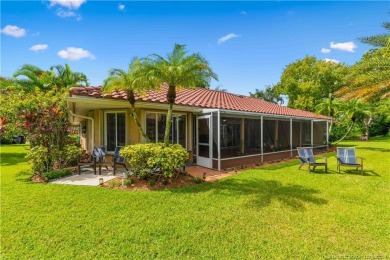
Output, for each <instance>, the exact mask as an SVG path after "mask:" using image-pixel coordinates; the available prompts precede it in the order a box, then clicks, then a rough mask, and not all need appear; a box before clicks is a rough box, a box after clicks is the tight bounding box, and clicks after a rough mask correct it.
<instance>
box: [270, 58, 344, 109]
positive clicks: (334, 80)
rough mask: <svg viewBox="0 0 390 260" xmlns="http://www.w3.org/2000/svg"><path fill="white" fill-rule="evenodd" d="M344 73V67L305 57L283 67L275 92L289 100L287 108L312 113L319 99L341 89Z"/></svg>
mask: <svg viewBox="0 0 390 260" xmlns="http://www.w3.org/2000/svg"><path fill="white" fill-rule="evenodd" d="M347 71H348V68H347V67H346V66H344V65H343V64H337V63H333V62H327V61H322V60H317V59H316V58H315V57H313V56H306V57H305V58H304V59H301V60H297V61H295V62H293V63H290V64H288V65H287V66H286V68H285V69H284V71H283V73H282V76H281V78H280V81H279V82H278V84H277V85H276V86H275V91H276V92H277V93H279V94H285V95H287V96H288V99H289V102H288V106H289V107H292V108H298V109H304V110H309V111H315V107H316V105H317V104H318V103H319V102H320V101H321V99H323V98H326V97H328V96H329V94H333V93H334V92H335V91H336V90H338V89H340V88H341V87H342V85H343V78H344V76H345V75H346V73H347Z"/></svg>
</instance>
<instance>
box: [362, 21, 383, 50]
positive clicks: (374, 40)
mask: <svg viewBox="0 0 390 260" xmlns="http://www.w3.org/2000/svg"><path fill="white" fill-rule="evenodd" d="M382 27H383V28H385V29H386V30H388V31H390V22H384V23H383V24H382ZM359 40H360V41H361V42H363V43H367V44H370V45H372V46H375V47H385V46H387V45H389V44H390V34H387V33H384V34H377V35H374V36H366V37H360V38H359Z"/></svg>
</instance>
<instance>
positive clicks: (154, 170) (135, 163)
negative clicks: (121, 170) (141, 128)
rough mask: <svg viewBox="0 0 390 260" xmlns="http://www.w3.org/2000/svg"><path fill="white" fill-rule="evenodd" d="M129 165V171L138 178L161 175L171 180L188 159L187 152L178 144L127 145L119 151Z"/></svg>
mask: <svg viewBox="0 0 390 260" xmlns="http://www.w3.org/2000/svg"><path fill="white" fill-rule="evenodd" d="M120 153H121V155H122V156H124V157H125V158H126V160H127V162H128V163H129V164H130V167H131V171H132V172H134V173H135V175H136V176H137V177H139V178H150V177H151V176H154V175H163V176H164V177H166V178H172V177H173V176H174V175H175V171H176V169H177V168H180V167H181V166H183V165H184V164H185V162H186V160H187V159H188V153H187V151H186V150H185V149H184V148H183V147H182V146H181V145H179V144H173V145H169V146H164V144H162V143H147V144H136V145H129V146H126V147H125V148H123V149H122V150H121V151H120Z"/></svg>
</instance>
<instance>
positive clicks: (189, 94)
mask: <svg viewBox="0 0 390 260" xmlns="http://www.w3.org/2000/svg"><path fill="white" fill-rule="evenodd" d="M136 100H137V101H136V103H135V106H136V112H137V115H138V117H139V119H140V122H141V124H142V125H143V127H144V130H145V132H146V134H147V135H148V136H149V138H150V140H151V141H152V142H162V141H163V139H164V132H165V119H166V114H167V109H168V103H167V99H166V88H162V90H160V91H155V90H153V91H149V92H147V94H145V95H142V96H138V95H136ZM67 101H68V107H69V109H70V111H71V121H72V123H73V124H75V125H79V126H80V136H81V143H82V147H83V148H84V149H86V150H89V151H91V150H92V149H93V147H94V146H101V145H104V146H106V148H107V150H108V151H113V150H114V149H115V147H116V146H124V145H128V144H136V143H140V142H141V143H142V142H144V140H143V137H142V136H141V135H140V134H139V131H138V129H137V127H136V124H135V122H134V120H133V119H132V117H131V116H130V104H129V103H128V101H127V94H126V92H125V91H115V92H113V93H111V94H103V93H102V88H101V87H74V88H71V89H70V96H69V97H68V99H67ZM173 108H174V113H173V120H172V131H171V141H172V142H173V143H179V144H181V145H182V146H183V147H184V148H186V149H187V151H188V152H189V153H190V160H191V162H192V163H194V164H197V165H200V166H204V167H208V168H213V169H217V170H222V169H226V168H231V167H239V166H241V165H247V164H254V163H258V162H265V161H271V160H278V159H283V158H291V157H293V156H296V147H300V146H310V147H313V149H327V148H328V138H329V136H328V127H329V122H330V120H331V118H330V117H327V116H323V115H318V114H315V113H311V112H307V111H303V110H298V109H292V108H288V107H284V106H280V105H277V104H274V103H270V102H266V101H264V100H262V99H257V98H252V97H248V96H243V95H235V94H231V93H226V92H222V91H216V90H210V89H204V88H196V89H183V90H179V91H178V92H177V96H176V102H175V105H174V107H173Z"/></svg>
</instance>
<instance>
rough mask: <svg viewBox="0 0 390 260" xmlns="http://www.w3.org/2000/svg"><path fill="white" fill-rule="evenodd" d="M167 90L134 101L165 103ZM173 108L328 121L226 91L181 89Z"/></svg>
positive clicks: (98, 94)
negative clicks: (180, 107)
mask: <svg viewBox="0 0 390 260" xmlns="http://www.w3.org/2000/svg"><path fill="white" fill-rule="evenodd" d="M69 92H70V95H71V96H90V97H95V98H110V99H127V93H126V91H113V92H112V93H111V94H102V88H101V87H74V88H71V89H70V90H69ZM166 94H167V88H165V87H162V88H161V90H160V91H157V90H151V91H147V92H146V93H145V94H143V95H142V96H140V95H138V94H135V99H136V100H142V101H145V102H152V103H167V98H166ZM175 104H176V105H182V106H197V107H202V108H219V109H227V110H236V111H245V112H254V113H264V114H275V115H286V116H296V117H307V118H319V119H327V120H330V119H331V118H330V117H328V116H323V115H318V114H315V113H312V112H308V111H303V110H299V109H292V108H289V107H284V106H280V105H277V104H274V103H271V102H267V101H264V100H262V99H258V98H252V97H248V96H242V95H235V94H231V93H227V92H222V91H216V90H210V89H205V88H196V89H182V90H178V91H177V94H176V101H175Z"/></svg>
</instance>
